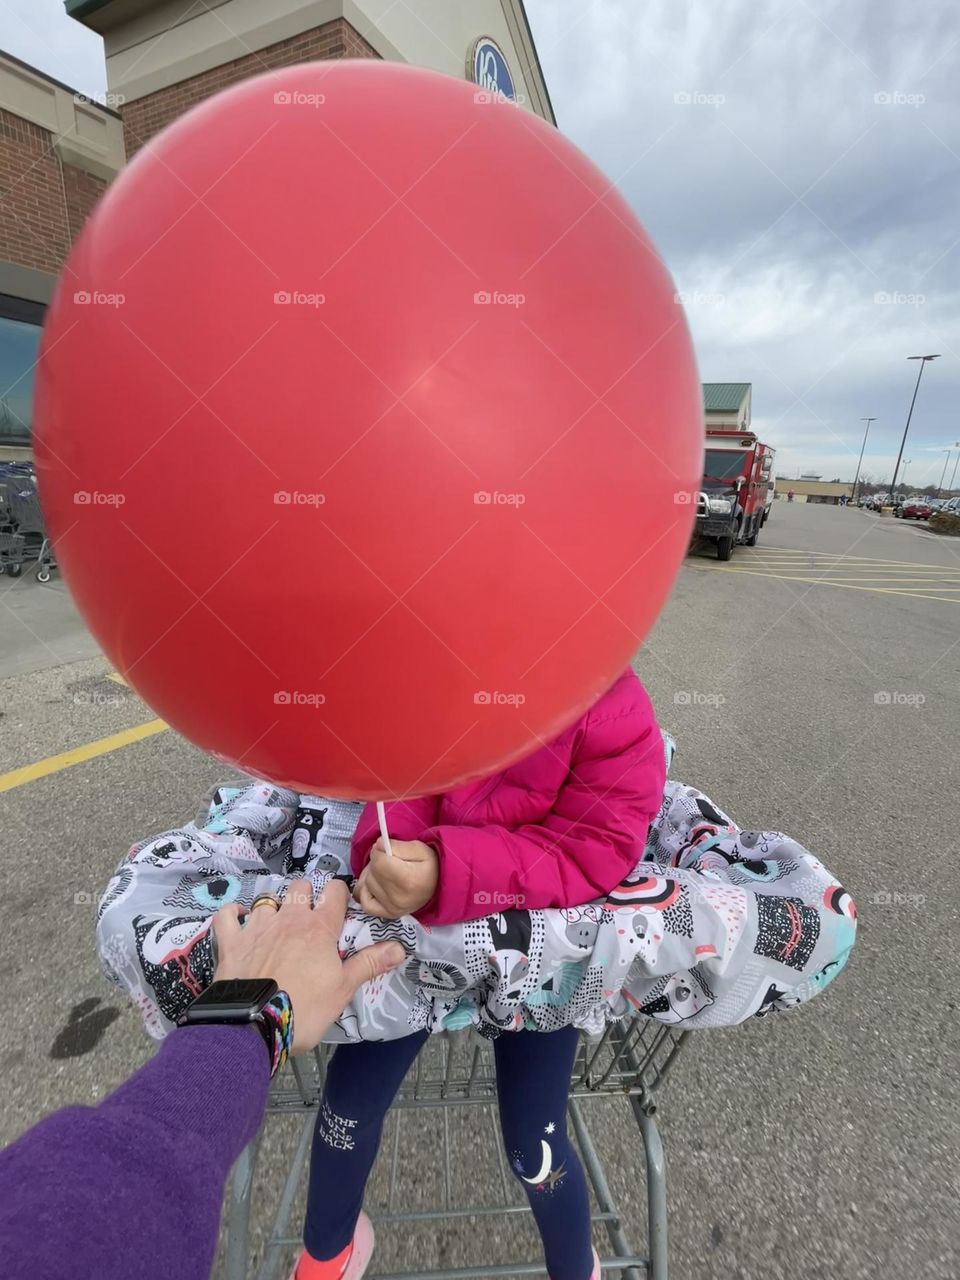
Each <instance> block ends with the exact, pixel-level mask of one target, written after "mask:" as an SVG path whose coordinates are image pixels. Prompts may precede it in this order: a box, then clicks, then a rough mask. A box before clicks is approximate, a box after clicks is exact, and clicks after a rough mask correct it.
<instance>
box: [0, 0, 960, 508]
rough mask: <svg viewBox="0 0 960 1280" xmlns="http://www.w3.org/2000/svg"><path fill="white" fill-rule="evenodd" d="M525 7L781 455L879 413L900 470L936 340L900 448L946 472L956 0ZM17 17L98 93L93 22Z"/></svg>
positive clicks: (587, 128) (576, 124)
mask: <svg viewBox="0 0 960 1280" xmlns="http://www.w3.org/2000/svg"><path fill="white" fill-rule="evenodd" d="M408 3H411V4H413V3H415V0H408ZM463 3H469V0H463ZM527 8H528V12H529V15H530V21H531V25H532V27H533V30H534V35H535V37H536V40H537V44H538V48H539V52H540V57H541V61H542V63H543V66H544V70H545V73H546V78H547V83H548V85H549V87H550V92H551V95H552V98H553V102H554V106H555V108H556V112H557V117H558V120H559V123H560V127H561V128H562V129H563V130H564V132H566V133H567V134H568V135H569V136H570V137H572V138H573V140H574V141H575V142H577V143H579V145H580V146H582V147H583V148H584V149H585V150H586V151H587V152H588V153H589V154H590V155H591V156H592V157H593V159H594V160H595V161H596V162H597V163H598V164H600V166H601V167H602V168H603V169H604V170H606V172H607V173H608V174H609V175H610V176H611V178H613V179H615V180H616V181H617V182H618V184H619V185H620V187H621V189H622V191H623V193H624V195H625V196H626V198H627V199H628V200H629V201H630V202H631V203H632V205H633V206H634V208H635V209H636V211H637V213H638V214H639V215H640V217H641V219H642V220H643V222H644V223H645V224H646V226H647V228H648V230H649V231H650V232H651V234H652V235H653V237H654V239H655V241H656V242H657V244H658V245H659V247H660V249H661V251H662V253H663V255H664V257H665V258H666V260H667V263H668V265H669V266H670V268H671V270H672V271H673V273H674V276H675V279H676V282H677V288H678V290H679V291H680V292H681V293H682V294H683V295H684V297H685V298H686V300H687V309H688V315H689V317H690V322H691V325H692V328H693V334H694V338H695V341H696V344H697V350H698V353H699V358H700V368H701V375H702V377H703V379H704V380H705V381H707V380H709V381H731V382H734V381H735V382H740V381H743V382H752V383H753V384H754V399H753V405H754V421H755V423H756V425H757V427H758V429H759V431H760V432H761V434H762V435H763V436H765V437H766V438H767V439H768V440H770V442H771V443H773V444H774V445H776V447H777V449H778V452H779V456H778V464H779V465H778V471H782V472H783V473H785V474H788V475H796V474H797V472H798V470H799V469H802V470H805V471H806V470H813V471H815V472H819V473H822V474H823V476H824V477H825V478H826V479H832V478H833V477H835V476H840V477H841V478H852V476H853V472H854V469H855V467H856V463H857V455H858V454H859V450H860V443H861V439H862V432H863V424H862V423H861V421H860V419H861V417H863V416H864V415H867V414H871V415H874V416H875V417H876V418H877V421H876V422H875V423H874V424H873V427H872V428H871V438H870V442H869V444H868V447H867V454H866V458H865V462H864V468H865V470H866V471H867V472H868V473H872V474H873V475H874V476H875V477H876V478H877V479H878V480H882V479H883V478H884V477H885V478H886V479H887V480H888V481H889V479H890V476H891V473H892V470H893V462H894V460H895V458H896V453H897V449H898V447H899V442H900V435H901V433H902V431H903V425H904V421H905V419H906V413H907V409H908V407H909V402H910V397H911V394H912V391H913V382H914V380H915V377H916V369H917V367H918V366H917V364H916V363H911V364H908V363H907V356H910V355H919V354H926V353H940V354H941V357H942V358H941V359H940V360H939V361H936V362H934V363H933V364H931V365H928V366H927V367H926V370H925V372H924V375H923V384H922V386H921V389H920V395H919V397H918V400H917V408H916V410H915V413H914V418H913V424H912V426H911V430H910V441H909V443H908V446H907V450H906V457H907V458H909V459H910V460H911V461H910V466H909V469H908V472H907V476H908V479H909V480H910V481H911V482H916V483H917V484H918V485H924V486H925V487H928V488H929V487H932V486H935V485H936V484H937V483H938V481H939V478H940V474H941V469H942V466H943V463H944V459H945V457H946V454H945V453H944V452H943V450H944V449H945V448H946V447H948V446H953V445H954V442H955V441H958V440H960V396H958V392H960V306H958V303H960V219H958V217H957V211H958V206H960V113H958V112H957V110H956V106H957V100H958V97H960V91H958V90H957V88H956V87H955V86H956V85H957V84H958V83H960V25H958V23H957V21H956V16H955V6H954V3H953V0H926V3H925V4H923V5H922V6H912V5H904V4H902V3H897V0H724V2H723V4H717V3H716V2H715V0H527ZM0 31H2V36H3V39H2V44H3V47H4V48H5V49H7V50H9V51H10V52H11V53H13V54H15V55H16V56H18V57H21V58H23V59H24V60H26V61H28V62H31V63H33V64H34V65H36V66H39V67H41V68H42V69H44V70H45V71H47V72H48V73H49V74H51V75H53V76H56V77H57V78H59V79H62V80H65V81H66V82H68V83H69V84H71V85H74V86H75V87H77V88H78V89H81V90H83V91H84V92H89V93H100V92H102V91H103V90H104V88H105V85H104V74H103V61H102V53H101V49H100V43H99V40H98V39H97V38H96V37H95V36H94V35H93V34H92V33H90V32H88V31H86V30H84V29H83V28H81V27H80V26H79V25H78V24H77V23H74V22H70V21H68V20H67V19H66V18H65V16H64V13H63V6H62V4H61V3H60V0H0ZM956 456H957V454H956V451H954V457H956ZM952 470H953V459H951V461H950V471H948V472H947V481H948V482H949V479H950V473H951V472H952ZM957 479H958V482H960V471H958V473H957Z"/></svg>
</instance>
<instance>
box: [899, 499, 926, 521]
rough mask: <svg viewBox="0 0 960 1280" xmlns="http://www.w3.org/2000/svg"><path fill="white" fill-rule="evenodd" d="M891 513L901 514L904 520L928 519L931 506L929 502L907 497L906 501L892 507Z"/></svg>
mask: <svg viewBox="0 0 960 1280" xmlns="http://www.w3.org/2000/svg"><path fill="white" fill-rule="evenodd" d="M893 514H894V515H895V516H902V517H903V519H904V520H929V519H930V517H931V516H932V515H933V507H931V505H930V503H929V502H923V501H920V500H919V499H917V498H908V499H907V501H906V502H902V503H901V504H900V506H899V507H896V508H895V509H894V512H893Z"/></svg>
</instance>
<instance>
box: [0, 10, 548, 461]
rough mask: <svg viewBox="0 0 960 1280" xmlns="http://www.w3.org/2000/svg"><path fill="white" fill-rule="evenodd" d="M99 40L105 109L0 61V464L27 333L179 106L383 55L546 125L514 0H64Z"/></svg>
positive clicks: (27, 397)
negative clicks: (128, 169)
mask: <svg viewBox="0 0 960 1280" xmlns="http://www.w3.org/2000/svg"><path fill="white" fill-rule="evenodd" d="M65 9H66V13H67V15H68V17H70V18H72V19H74V20H75V21H77V22H80V23H82V24H83V25H84V26H86V27H89V28H91V29H92V30H94V31H97V32H99V33H100V35H102V37H103V41H104V52H105V55H106V68H107V87H108V92H107V94H106V97H105V99H104V103H100V104H98V103H91V102H89V101H88V100H87V99H85V98H83V96H82V95H80V94H77V93H75V92H74V91H73V90H72V89H70V88H68V87H67V86H65V85H61V84H59V82H57V81H54V80H51V79H50V78H49V77H47V76H44V75H42V74H41V73H39V72H37V71H35V70H33V69H32V68H30V67H26V66H24V65H23V64H22V63H19V62H17V61H16V60H15V59H11V58H3V57H0V212H2V215H3V216H2V218H0V461H2V460H3V459H4V458H11V457H25V456H29V452H28V444H29V427H30V416H31V401H32V369H33V365H34V362H35V360H36V349H37V341H38V335H39V325H40V323H41V321H42V317H43V310H44V305H45V303H46V302H48V301H49V298H50V296H51V294H52V291H53V285H54V282H55V280H56V277H57V274H58V273H59V271H60V269H61V268H62V266H63V262H64V259H65V257H66V255H67V253H68V251H69V248H70V245H71V244H72V242H73V239H74V238H75V237H76V235H77V233H78V232H79V230H80V228H81V226H82V225H83V222H84V220H85V218H86V217H87V215H88V214H89V212H90V210H91V209H92V208H93V205H94V204H95V203H96V200H97V197H98V196H99V195H100V194H101V192H102V191H103V190H104V189H105V187H106V186H107V184H108V183H109V181H110V180H111V178H112V177H113V176H114V175H115V174H116V173H117V172H118V170H119V169H120V168H121V167H122V165H123V163H124V162H125V160H127V159H129V158H130V157H131V156H132V155H133V154H134V153H135V152H136V151H137V150H138V149H139V148H140V147H142V146H143V145H144V143H146V142H148V141H149V140H150V138H152V137H153V136H154V134H156V133H158V132H159V131H160V130H161V129H162V128H164V126H165V125H167V124H169V123H170V122H171V121H172V120H175V119H176V118H177V117H178V116H180V115H182V114H183V113H184V112H185V111H187V110H189V109H190V107H192V106H194V105H195V104H196V103H198V102H202V101H203V100H204V99H205V98H209V97H210V96H212V95H213V94H215V93H217V92H219V91H220V90H221V89H225V88H227V87H228V86H229V85H232V84H236V83H237V82H238V81H241V80H245V79H247V78H248V77H250V76H254V75H259V74H260V73H261V72H264V71H269V70H274V69H276V68H278V67H285V66H292V65H294V64H296V63H300V62H311V61H314V60H316V59H322V58H387V59H392V60H394V61H400V62H408V63H411V64H413V65H416V66H423V67H429V68H431V69H433V70H436V71H442V72H445V73H446V74H448V75H454V76H458V77H460V78H466V79H469V80H473V81H475V82H476V83H477V84H479V85H480V86H481V88H483V89H485V90H487V91H489V92H492V93H501V94H503V95H504V96H506V97H508V98H512V99H514V100H515V101H516V102H517V103H518V106H519V107H520V108H522V109H524V110H527V111H531V112H533V113H534V114H536V115H538V116H540V117H542V118H543V119H545V120H547V121H549V122H550V123H551V124H556V119H555V117H554V113H553V108H552V106H551V103H550V95H549V93H548V92H547V86H546V83H545V81H544V77H543V72H542V70H541V67H540V62H539V59H538V57H537V50H536V46H535V45H534V41H533V36H532V34H531V31H530V25H529V22H528V21H527V15H526V12H525V9H524V5H523V0H470V2H469V3H460V2H459V0H404V3H402V4H397V3H395V0H269V3H264V0H204V3H203V4H202V5H198V4H191V3H189V2H188V0H65Z"/></svg>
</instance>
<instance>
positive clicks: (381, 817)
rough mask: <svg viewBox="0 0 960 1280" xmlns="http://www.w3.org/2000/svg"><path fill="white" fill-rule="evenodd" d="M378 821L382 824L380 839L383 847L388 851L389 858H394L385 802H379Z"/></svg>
mask: <svg viewBox="0 0 960 1280" xmlns="http://www.w3.org/2000/svg"><path fill="white" fill-rule="evenodd" d="M377 819H378V821H379V823H380V838H381V840H382V841H383V847H384V849H385V850H386V853H387V857H388V858H392V857H393V849H392V848H391V845H390V832H389V831H388V830H387V811H386V809H385V808H384V806H383V801H382V800H378V801H377Z"/></svg>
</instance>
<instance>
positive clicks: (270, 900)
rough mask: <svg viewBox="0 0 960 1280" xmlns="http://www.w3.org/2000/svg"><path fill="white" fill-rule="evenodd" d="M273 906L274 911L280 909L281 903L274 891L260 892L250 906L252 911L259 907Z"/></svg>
mask: <svg viewBox="0 0 960 1280" xmlns="http://www.w3.org/2000/svg"><path fill="white" fill-rule="evenodd" d="M266 906H269V907H271V908H272V909H273V910H274V911H279V910H280V903H279V902H278V901H277V900H276V898H275V897H274V896H273V894H272V893H260V894H258V895H257V896H256V897H255V898H254V900H253V903H252V905H251V907H250V910H251V911H256V909H257V907H266Z"/></svg>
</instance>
